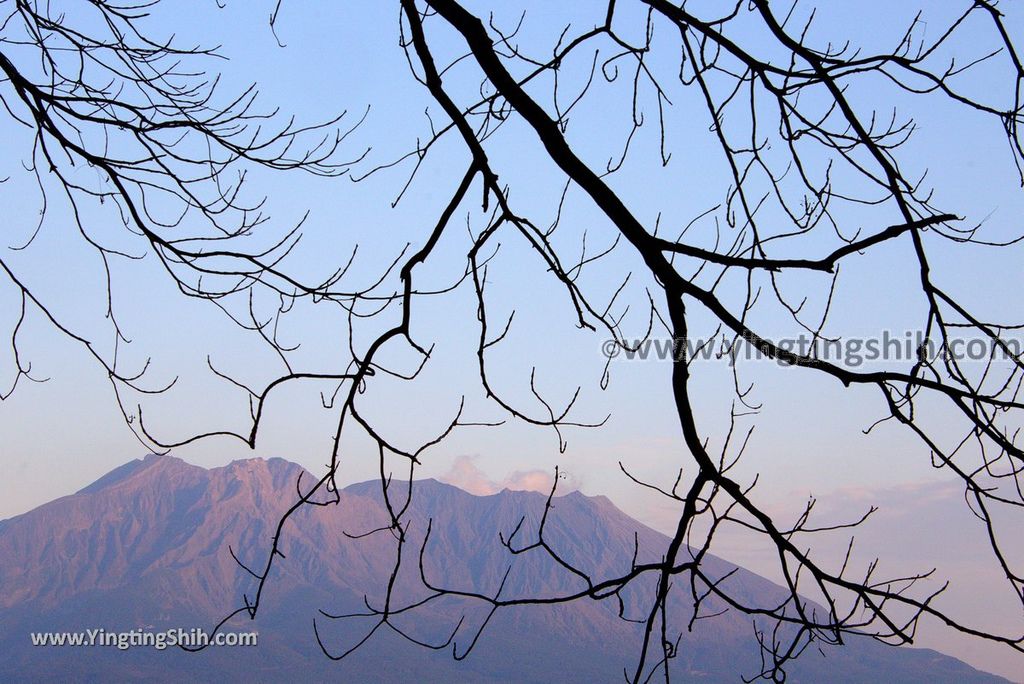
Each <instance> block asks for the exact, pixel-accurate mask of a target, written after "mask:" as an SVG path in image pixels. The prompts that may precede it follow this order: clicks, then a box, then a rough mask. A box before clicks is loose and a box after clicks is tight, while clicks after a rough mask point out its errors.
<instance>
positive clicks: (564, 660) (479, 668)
mask: <svg viewBox="0 0 1024 684" xmlns="http://www.w3.org/2000/svg"><path fill="white" fill-rule="evenodd" d="M302 473H303V471H302V469H301V468H300V467H299V466H297V465H295V464H292V463H289V462H287V461H284V460H281V459H271V460H269V461H264V460H261V459H253V460H248V461H236V462H234V463H232V464H230V465H228V466H225V467H223V468H215V469H211V470H206V469H203V468H199V467H196V466H192V465H189V464H187V463H185V462H183V461H181V460H178V459H175V458H172V457H168V456H149V457H147V458H146V459H144V460H137V461H132V462H130V463H128V464H126V465H124V466H121V467H120V468H118V469H116V470H114V471H112V472H110V473H108V474H107V475H105V476H104V477H102V478H100V479H99V480H97V481H96V482H94V483H93V484H92V485H90V486H88V487H86V488H85V489H83V490H81V491H80V492H78V493H77V494H74V495H72V496H67V497H63V498H61V499H57V500H55V501H52V502H50V503H48V504H45V505H43V506H40V507H39V508H37V509H35V510H33V511H31V512H29V513H26V514H24V515H21V516H18V517H15V518H11V519H9V520H5V521H0V587H2V589H3V591H2V592H0V680H2V681H43V680H48V681H52V680H59V681H111V680H124V679H129V678H146V679H151V680H155V681H180V680H182V679H184V678H189V679H194V680H198V681H214V680H217V681H242V680H245V681H248V682H252V681H281V680H282V679H285V680H291V679H298V678H303V679H314V680H323V679H330V680H332V681H354V682H355V681H358V682H406V681H472V682H509V681H514V682H551V681H563V682H604V681H608V682H611V681H622V672H623V669H624V668H626V669H629V668H631V667H632V666H633V665H634V662H635V657H636V653H637V648H638V644H639V636H640V631H639V627H638V626H637V625H634V624H632V623H629V622H625V621H623V620H621V619H619V617H618V609H619V606H618V603H617V601H615V600H614V599H612V600H608V601H602V602H594V601H589V600H588V601H579V602H575V603H572V604H566V605H560V606H547V607H544V606H528V607H521V608H510V609H506V610H501V611H499V612H498V613H497V614H496V615H495V616H494V618H493V619H492V620H491V621H490V623H489V624H488V626H487V629H486V630H485V631H484V632H483V635H482V637H481V638H480V640H479V642H478V643H477V644H476V646H475V647H474V649H473V650H472V652H471V653H470V655H469V656H468V657H467V658H465V659H464V660H461V661H456V660H454V659H453V658H452V648H453V646H452V645H449V646H448V647H447V648H446V649H443V650H440V651H430V650H427V649H424V648H422V647H419V646H415V645H413V644H411V643H409V642H407V641H405V640H403V639H401V638H399V637H398V636H397V635H395V634H394V633H393V632H390V631H389V630H387V629H381V630H378V632H377V633H375V635H374V636H373V637H372V638H371V639H370V640H369V641H368V642H367V643H366V644H365V645H364V646H363V647H362V648H361V649H359V650H358V651H356V652H355V653H354V654H353V655H352V656H350V657H348V658H346V659H344V660H342V661H340V662H334V661H331V660H330V659H328V658H327V657H326V656H325V655H324V653H323V652H322V651H321V649H320V647H319V646H318V645H317V642H316V639H315V637H314V633H313V622H314V619H316V622H317V628H318V630H319V632H320V635H321V636H322V637H323V641H324V643H325V645H326V646H327V648H328V649H329V650H330V651H331V652H333V653H341V652H343V651H345V650H346V649H347V648H348V647H349V646H351V645H352V644H354V643H355V642H356V641H358V640H359V639H360V638H361V637H362V636H363V635H364V634H365V633H366V631H368V629H369V628H371V627H372V626H373V622H372V621H369V620H366V619H355V620H343V621H338V620H330V619H328V618H325V617H324V615H323V614H322V613H320V612H319V611H320V610H321V609H322V610H323V611H324V612H326V613H330V614H341V613H349V612H361V611H365V604H364V600H365V601H368V602H369V603H370V605H381V599H382V597H383V593H384V589H385V587H386V584H387V579H388V577H389V575H390V573H391V572H392V569H393V568H394V564H395V559H396V545H395V541H394V539H393V537H392V536H391V535H390V534H389V533H388V532H386V531H385V532H379V533H376V534H372V535H369V536H364V533H366V532H368V531H370V530H374V529H377V528H380V527H381V526H383V525H385V524H386V522H387V520H388V516H387V512H386V509H385V507H384V505H383V502H382V499H381V493H380V483H379V482H370V483H364V484H359V485H353V486H351V487H349V488H347V489H345V490H344V491H342V492H341V501H340V503H339V504H338V505H337V506H327V507H306V508H304V509H303V510H301V511H300V512H299V513H298V514H297V515H296V516H294V517H293V518H292V519H291V521H290V522H289V523H288V524H287V525H286V527H285V529H284V541H283V543H282V551H283V553H284V556H285V557H284V558H280V559H278V562H277V563H276V564H275V566H274V568H275V569H274V571H273V574H272V576H271V581H270V582H269V583H268V584H267V586H266V590H265V594H264V603H263V604H262V607H261V610H260V613H259V615H258V616H257V618H256V620H255V621H250V620H248V618H247V617H245V616H240V617H238V618H235V619H234V620H233V621H232V622H231V623H229V626H228V629H229V630H231V631H250V630H255V631H257V632H259V645H258V646H257V647H255V648H248V647H238V648H209V649H206V650H205V651H202V652H200V653H185V652H182V651H181V650H179V649H175V648H169V649H166V650H156V649H153V648H145V647H136V648H132V649H130V650H118V649H116V648H114V647H93V648H84V647H78V648H72V647H65V648H54V647H33V646H32V645H31V641H30V634H31V633H32V632H59V631H78V630H87V629H96V628H101V629H104V630H106V631H107V632H118V631H124V630H130V629H136V628H145V629H149V630H163V629H175V628H182V629H185V630H189V629H192V628H196V627H200V628H203V629H211V628H212V626H213V625H214V624H215V623H216V622H218V621H219V620H220V619H221V618H222V617H224V616H225V615H227V614H228V613H230V612H231V611H232V610H234V609H236V608H238V607H240V606H241V605H243V603H242V602H243V598H242V597H243V594H244V593H245V592H247V591H248V592H250V595H251V592H252V590H253V587H254V584H255V581H254V579H253V578H252V577H251V576H250V575H249V574H248V573H247V572H246V571H245V570H243V569H242V568H240V567H239V565H238V564H237V563H236V562H235V561H234V559H233V558H232V556H231V552H230V551H229V547H230V548H231V549H232V550H234V552H235V553H236V554H237V555H238V557H239V558H240V559H241V560H242V561H243V562H245V563H247V564H248V565H250V567H253V568H262V567H263V565H264V564H265V562H266V555H267V553H268V552H269V549H270V541H271V537H272V535H273V532H274V529H275V527H276V524H277V521H278V518H279V516H280V514H281V513H282V512H283V511H284V509H285V508H286V507H287V506H289V505H290V504H291V503H293V502H294V500H295V497H296V481H297V480H298V478H299V476H300V474H302ZM302 480H303V483H304V489H305V487H308V486H309V485H311V484H312V482H313V478H312V477H311V476H310V475H309V474H308V473H306V474H305V475H304V476H303V478H302ZM392 487H393V491H396V492H400V491H402V490H403V487H402V486H400V485H399V484H394V485H392ZM393 496H394V497H401V496H402V495H401V494H397V493H396V494H393ZM544 503H545V497H544V496H542V495H540V494H536V493H532V492H512V491H503V492H501V493H498V494H495V495H492V496H486V497H479V496H473V495H471V494H468V493H466V492H463V491H462V490H459V489H457V488H455V487H452V486H449V485H445V484H442V483H439V482H436V481H432V480H424V481H419V482H417V483H416V487H415V489H414V495H413V502H412V505H411V507H410V512H409V515H410V519H411V520H412V523H411V527H410V539H409V542H408V544H407V545H406V547H405V552H404V555H403V558H402V565H401V568H402V570H401V572H400V573H399V577H398V582H397V587H398V589H397V591H396V599H397V600H398V602H399V603H407V602H411V601H414V600H416V599H417V598H420V597H422V596H424V595H425V590H424V588H423V587H422V585H421V583H420V582H419V562H420V556H419V552H420V547H421V545H422V542H423V535H424V532H425V531H426V528H427V523H428V521H432V522H431V534H430V540H429V544H428V545H427V547H426V549H425V550H424V552H423V556H422V559H423V560H422V562H423V567H424V572H425V573H426V575H427V577H428V578H429V579H430V580H431V582H432V583H435V584H438V585H443V586H445V587H449V588H453V589H460V590H473V591H478V592H481V593H484V594H489V595H493V594H494V593H495V592H497V590H498V587H499V586H500V585H501V583H502V578H503V577H504V576H505V574H506V571H508V579H507V580H506V582H505V586H504V589H503V590H502V596H503V597H505V598H508V597H512V596H516V595H520V596H526V595H531V596H536V595H545V596H553V595H558V594H564V593H568V592H571V591H575V590H579V589H580V588H582V587H583V586H584V584H583V581H582V580H581V579H580V578H578V577H576V576H573V575H571V574H569V573H567V572H566V571H565V570H564V569H563V568H561V567H559V566H558V565H557V564H556V563H555V562H553V561H552V560H551V559H550V558H548V557H546V556H545V555H544V554H543V553H542V552H539V551H538V552H527V553H523V554H519V555H516V556H513V555H511V554H510V553H509V551H508V549H506V548H505V547H504V546H502V544H501V542H500V540H499V536H498V534H499V532H501V533H504V534H505V535H506V536H507V535H508V534H509V533H510V532H511V531H512V530H513V529H515V527H516V525H517V524H518V523H519V521H520V519H521V518H522V517H523V516H525V517H526V522H525V523H524V525H523V527H522V529H521V531H520V533H519V534H520V536H519V537H518V538H517V539H520V540H522V541H523V542H529V541H531V540H532V539H533V536H534V534H535V530H536V521H537V520H538V519H539V517H540V515H541V513H542V512H543V508H544ZM546 538H547V539H548V540H549V541H550V542H551V543H552V544H553V545H554V546H555V547H556V548H558V550H559V552H560V553H562V554H563V555H564V556H565V557H567V558H569V559H570V560H571V561H572V562H573V563H574V564H576V565H577V566H579V567H582V568H584V569H586V570H587V571H588V572H589V573H590V575H591V576H592V577H593V578H595V579H600V578H605V577H612V576H616V575H618V574H622V573H624V572H626V571H628V570H629V564H630V561H631V559H632V557H633V552H634V543H636V544H637V545H638V547H639V558H640V560H641V561H643V560H644V559H645V558H647V559H652V558H655V557H657V554H659V553H660V552H661V551H662V550H663V549H664V548H665V545H666V544H667V539H666V538H665V537H664V536H662V535H660V534H658V533H657V532H655V531H653V530H651V529H649V528H646V527H644V526H643V525H641V524H639V523H637V522H636V521H634V520H632V519H630V518H628V517H627V516H626V515H625V514H623V513H622V512H620V511H619V510H618V509H616V508H615V507H614V506H613V505H612V504H611V503H610V502H609V501H608V500H607V499H604V498H603V497H586V496H583V495H581V494H579V493H573V494H569V495H567V496H563V497H558V498H556V499H555V500H554V504H553V507H552V510H551V513H550V514H549V519H548V527H547V530H546ZM510 567H511V569H509V568H510ZM730 570H733V566H730V565H728V564H727V563H725V562H724V561H718V560H714V559H712V560H711V561H710V562H709V572H711V573H712V574H715V575H718V576H723V575H725V574H726V573H728V572H729V571H730ZM728 581H729V582H730V588H731V591H732V592H733V593H734V594H738V595H740V596H743V595H746V596H750V597H759V598H761V599H762V600H763V599H764V598H765V597H771V596H773V595H775V594H779V592H780V589H779V588H778V587H777V586H775V585H773V584H772V583H770V582H768V581H767V580H765V579H763V578H761V577H758V576H757V575H754V574H752V573H749V572H746V571H744V570H737V571H736V572H735V573H734V574H732V575H731V576H730V577H729V579H728ZM649 592H650V584H649V583H648V584H646V585H645V584H644V583H643V582H640V583H638V584H637V586H636V587H634V588H632V589H630V590H629V591H626V592H623V602H624V609H625V613H626V615H627V616H630V617H635V618H638V617H640V616H641V615H642V614H643V613H644V611H645V610H647V609H649V597H650V593H649ZM779 595H780V596H781V594H779ZM364 597H365V598H364ZM683 599H684V597H683V596H679V597H678V598H677V599H675V600H674V601H673V602H671V604H670V605H671V609H672V613H673V614H675V615H677V616H678V617H677V619H676V624H677V625H678V626H679V628H680V630H681V631H682V638H681V641H680V645H679V649H678V656H677V657H676V658H675V659H674V660H673V663H672V668H673V674H674V675H676V680H677V681H700V682H737V681H740V680H741V677H742V676H744V675H746V676H750V675H753V674H756V673H757V672H758V671H759V670H760V656H759V652H758V646H757V643H756V641H755V639H754V632H753V625H752V623H751V620H750V618H749V617H748V616H745V615H741V614H737V613H735V612H727V613H725V614H724V615H721V616H718V617H715V618H711V619H706V620H700V621H698V622H697V623H696V625H695V627H694V629H693V631H692V632H688V631H687V630H686V624H687V621H688V618H689V615H690V612H689V611H691V610H692V608H690V607H689V606H688V604H687V603H686V602H685V601H684V600H683ZM720 607H721V606H715V605H714V604H709V605H707V606H706V607H705V612H707V613H712V612H716V611H717V609H718V608H720ZM463 616H465V617H464V620H463V622H462V624H461V626H460V627H459V629H458V631H457V632H456V635H455V638H454V640H453V643H454V648H455V649H457V652H458V653H459V654H460V655H461V654H462V653H463V652H464V651H465V650H466V647H467V646H468V645H469V644H470V643H471V641H472V640H473V638H474V636H475V635H476V633H477V630H478V628H479V626H480V624H481V623H482V622H483V620H484V619H485V618H486V616H487V606H486V605H481V604H477V603H473V602H472V601H468V600H455V599H450V598H445V599H443V600H440V601H438V602H435V603H430V604H427V605H426V606H424V607H423V608H421V609H417V610H414V611H410V612H409V613H406V614H403V615H401V616H399V617H397V618H395V623H396V624H397V625H398V626H399V627H400V628H401V629H402V630H403V631H405V632H406V633H408V634H409V635H411V636H414V637H415V638H417V639H419V640H422V641H426V642H443V641H445V639H446V638H447V636H448V634H449V633H451V631H452V630H453V629H454V628H455V626H456V625H457V624H458V622H459V619H460V618H462V617H463ZM823 650H824V655H823V654H822V653H821V652H819V651H818V650H816V649H813V648H812V649H808V651H807V652H806V654H805V655H804V656H803V657H802V658H801V659H800V661H799V662H798V663H796V664H795V665H793V666H792V667H791V668H789V680H788V681H814V682H818V681H829V682H865V681H886V682H922V681H928V682H950V683H951V682H958V683H961V682H1002V681H1005V680H1002V679H1000V678H998V677H994V676H992V675H988V674H984V673H981V672H978V671H977V670H973V669H971V668H970V667H968V666H967V665H965V664H963V663H961V662H960V661H958V660H955V659H953V658H950V657H947V656H944V655H941V654H939V653H936V652H934V651H929V650H924V649H895V648H890V647H886V646H884V645H881V644H877V643H874V642H870V641H867V640H865V641H864V642H863V643H858V642H856V641H855V642H853V643H851V644H850V645H848V646H846V647H843V648H824V649H823Z"/></svg>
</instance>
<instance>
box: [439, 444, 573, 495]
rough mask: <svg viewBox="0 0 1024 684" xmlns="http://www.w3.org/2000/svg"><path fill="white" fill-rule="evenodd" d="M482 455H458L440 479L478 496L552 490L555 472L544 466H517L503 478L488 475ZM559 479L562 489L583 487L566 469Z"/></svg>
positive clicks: (571, 489) (560, 489)
mask: <svg viewBox="0 0 1024 684" xmlns="http://www.w3.org/2000/svg"><path fill="white" fill-rule="evenodd" d="M478 460H479V457H478V456H470V455H466V454H464V455H462V456H459V457H458V458H456V459H455V462H454V463H453V464H452V467H451V468H449V470H448V472H447V473H445V474H444V475H442V476H440V477H439V478H438V479H439V480H441V481H442V482H446V483H448V484H450V485H454V486H456V487H458V488H459V489H462V490H465V491H467V492H469V493H470V494H476V495H477V496H490V495H491V494H497V493H498V492H500V491H502V490H505V489H510V490H512V491H528V492H541V493H544V494H547V493H548V492H550V491H551V485H552V482H553V479H554V473H553V472H549V471H547V470H542V469H540V468H537V469H533V470H515V471H513V472H511V473H509V474H508V475H506V476H505V477H504V478H502V479H500V480H494V479H491V478H490V477H488V475H487V473H485V472H484V471H483V470H482V469H481V468H480V466H478V465H477V461H478ZM561 477H562V480H561V481H560V482H559V483H558V492H559V493H560V494H567V493H569V492H572V491H575V490H577V489H579V488H580V483H579V480H578V479H577V478H575V477H570V476H567V475H565V474H564V473H563V474H562V475H561Z"/></svg>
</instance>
